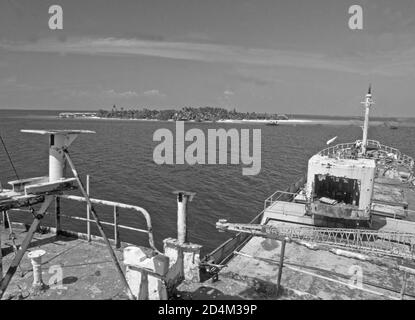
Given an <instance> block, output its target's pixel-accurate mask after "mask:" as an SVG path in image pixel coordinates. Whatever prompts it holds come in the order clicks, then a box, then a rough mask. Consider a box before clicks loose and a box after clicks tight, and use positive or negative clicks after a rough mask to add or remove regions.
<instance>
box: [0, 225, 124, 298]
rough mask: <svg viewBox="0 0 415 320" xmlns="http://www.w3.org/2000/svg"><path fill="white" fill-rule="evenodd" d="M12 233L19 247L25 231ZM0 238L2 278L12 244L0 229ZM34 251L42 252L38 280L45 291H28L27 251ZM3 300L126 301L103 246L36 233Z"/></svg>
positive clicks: (28, 267) (8, 261)
mask: <svg viewBox="0 0 415 320" xmlns="http://www.w3.org/2000/svg"><path fill="white" fill-rule="evenodd" d="M0 228H1V227H0ZM13 231H14V233H15V236H16V240H15V241H16V243H17V244H20V243H22V241H23V238H24V237H25V235H26V230H25V229H24V228H21V227H18V228H16V227H15V226H13ZM0 235H1V247H2V253H3V260H2V262H3V273H4V274H5V273H6V271H7V268H8V266H9V265H10V263H11V261H12V259H13V257H14V251H13V243H12V241H11V240H10V239H9V233H8V230H3V228H1V232H0ZM36 249H42V250H45V251H46V254H45V255H44V256H43V257H42V278H43V282H44V283H45V284H46V285H48V286H49V287H47V288H46V290H44V291H41V292H33V291H32V290H31V285H32V281H33V272H32V265H31V262H30V259H29V258H28V257H27V254H28V253H29V252H30V251H33V250H36ZM115 253H116V255H117V257H118V259H119V260H120V261H121V258H122V248H121V249H116V250H115ZM58 267H60V268H61V270H62V281H61V282H60V283H59V282H58V283H55V281H54V279H56V277H57V275H58V271H57V270H59V269H58ZM49 282H51V283H49ZM3 299H29V300H30V299H36V300H52V299H53V300H60V299H62V300H87V299H88V300H95V299H100V300H101V299H104V300H109V299H114V300H118V299H128V297H127V295H126V294H125V293H124V291H123V286H122V283H121V280H120V279H119V276H118V273H117V271H116V269H115V266H114V265H113V262H112V260H111V257H110V255H109V253H108V249H107V248H106V246H105V245H104V244H103V243H100V242H97V241H93V242H88V241H85V240H82V239H78V238H75V237H66V236H56V235H55V234H52V233H47V234H40V233H36V234H35V236H34V238H33V240H32V243H31V246H30V248H29V249H28V251H27V252H26V253H25V256H24V258H23V259H22V262H21V264H20V269H17V271H16V273H15V275H14V277H13V278H12V280H11V282H10V284H9V287H8V288H7V291H6V292H5V295H4V296H3Z"/></svg>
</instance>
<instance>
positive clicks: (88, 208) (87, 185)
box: [86, 174, 91, 242]
mask: <svg viewBox="0 0 415 320" xmlns="http://www.w3.org/2000/svg"><path fill="white" fill-rule="evenodd" d="M86 193H87V195H88V196H89V174H87V175H86ZM90 216H91V208H90V206H89V203H87V204H86V218H87V222H86V234H87V235H88V242H91V222H90V221H89V220H90Z"/></svg>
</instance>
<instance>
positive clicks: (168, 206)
mask: <svg viewBox="0 0 415 320" xmlns="http://www.w3.org/2000/svg"><path fill="white" fill-rule="evenodd" d="M56 115H57V112H53V111H52V112H51V111H10V110H0V132H1V134H2V137H3V139H4V141H5V142H6V144H7V147H8V150H9V152H10V154H11V156H12V159H13V162H14V165H15V167H16V169H17V171H18V175H19V177H20V178H28V177H36V176H41V175H47V172H48V139H47V137H46V136H41V135H34V134H27V133H21V132H20V130H21V129H88V130H94V131H96V134H93V135H81V136H79V137H78V138H77V140H76V141H75V142H74V143H73V144H72V145H71V147H70V149H69V150H70V153H71V155H72V160H73V162H74V163H75V166H76V167H77V169H78V172H79V173H80V175H81V177H82V178H83V179H84V178H85V175H86V174H89V175H90V177H91V196H92V197H94V198H99V199H106V200H112V201H118V202H123V203H127V204H131V205H138V206H141V207H143V208H145V209H146V210H147V211H148V212H149V213H150V215H151V218H152V223H153V229H154V236H155V240H156V245H157V246H158V248H159V249H161V248H162V240H163V239H164V238H167V237H176V230H177V226H176V215H177V204H176V198H175V195H174V194H173V193H172V192H173V191H174V190H186V191H192V192H196V196H195V198H194V200H193V201H192V202H191V203H190V204H189V207H188V210H189V211H188V235H189V240H190V241H191V242H194V243H198V244H201V245H203V250H202V253H207V252H209V251H211V250H212V249H214V248H215V247H217V246H218V245H220V244H221V243H222V242H223V241H225V240H226V239H228V238H229V237H230V235H229V234H226V233H219V232H218V231H217V230H216V228H215V223H216V222H217V221H218V219H228V220H229V221H230V222H240V223H246V222H249V221H250V220H251V219H252V218H253V217H254V216H256V215H257V214H258V213H259V212H261V210H262V209H263V203H264V200H265V199H266V198H267V197H268V196H269V195H271V194H272V193H273V192H275V191H276V190H279V189H285V188H286V187H287V186H288V185H289V184H290V183H292V182H294V181H295V180H296V179H298V178H299V177H300V176H301V175H302V174H303V173H304V172H305V170H306V168H307V161H308V158H309V157H310V156H312V155H313V154H314V153H316V152H318V151H319V150H321V149H323V148H325V147H326V141H327V140H329V139H330V138H332V137H334V136H338V139H337V141H336V143H340V142H349V141H354V140H356V139H359V138H361V128H360V127H358V126H352V125H349V126H345V125H340V126H339V125H296V126H294V125H281V126H277V127H273V126H264V125H254V124H246V125H245V124H225V123H220V124H218V123H216V124H213V123H199V124H198V123H186V124H185V129H186V130H187V129H190V128H200V129H202V130H203V131H204V132H205V133H206V132H207V129H217V128H224V129H226V130H228V129H230V128H236V129H238V130H239V129H242V128H248V129H254V128H257V129H261V137H262V145H261V149H262V163H261V172H260V173H259V174H258V175H256V176H243V175H242V167H243V165H242V164H241V165H195V166H190V165H157V164H155V163H154V161H153V150H154V148H155V146H156V145H157V144H158V143H159V142H154V141H153V133H154V132H155V131H156V130H157V129H158V128H169V129H170V130H171V131H172V132H174V131H175V125H174V123H170V122H152V121H128V120H93V119H58V118H57V117H56ZM251 134H252V131H251ZM206 136H207V134H206ZM414 137H415V127H402V128H399V129H398V130H390V129H388V128H386V127H383V126H376V127H371V128H370V130H369V138H370V139H376V140H379V141H381V142H382V143H384V144H387V145H391V146H394V147H396V148H399V149H401V151H402V152H404V153H407V154H409V155H411V156H415V146H414ZM0 161H1V162H0V163H1V166H0V180H1V183H2V185H3V187H6V185H7V181H10V180H13V179H15V178H16V177H15V175H14V172H13V171H12V168H11V166H10V164H9V162H8V159H7V157H6V153H5V152H4V150H3V148H2V146H0ZM68 176H70V172H69V171H68ZM74 194H79V191H78V192H76V191H75V192H74ZM62 207H63V212H64V213H65V214H67V215H75V216H83V217H85V216H86V208H85V205H84V204H78V203H75V202H72V201H63V203H62ZM97 212H98V214H99V216H100V218H101V219H102V220H103V221H111V219H112V208H105V207H101V206H98V207H97ZM11 218H12V220H24V221H27V222H30V221H31V216H30V215H29V214H24V213H14V214H13V215H12V216H11ZM52 222H53V217H52V215H51V214H49V215H48V216H46V218H45V219H44V221H43V222H42V223H43V224H44V225H48V224H51V223H52ZM120 223H121V224H124V225H129V226H135V227H143V226H144V224H143V223H144V220H143V219H142V217H140V216H138V215H136V214H135V213H133V212H130V211H127V210H121V211H120ZM62 224H63V227H64V228H70V229H75V230H78V231H81V232H85V231H86V226H85V224H84V223H81V222H79V221H73V220H68V219H65V220H63V221H62ZM92 230H93V232H94V233H97V230H96V229H95V228H93V229H92ZM105 230H106V232H107V234H108V235H109V236H110V237H112V229H111V228H107V227H106V228H105ZM121 238H122V240H125V241H128V242H132V243H136V244H139V245H145V244H146V239H147V237H146V236H145V235H144V234H138V233H136V232H130V231H125V230H121Z"/></svg>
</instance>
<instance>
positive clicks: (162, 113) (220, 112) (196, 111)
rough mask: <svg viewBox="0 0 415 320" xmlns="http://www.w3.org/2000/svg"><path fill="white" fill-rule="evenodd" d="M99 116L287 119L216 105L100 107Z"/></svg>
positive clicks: (156, 118) (164, 118)
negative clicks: (170, 107) (156, 108)
mask: <svg viewBox="0 0 415 320" xmlns="http://www.w3.org/2000/svg"><path fill="white" fill-rule="evenodd" d="M97 116H98V117H101V118H118V119H146V120H164V121H168V120H173V121H196V122H203V121H218V120H287V119H288V117H287V116H286V115H285V114H280V115H279V114H275V113H274V114H270V113H257V112H238V111H236V109H233V110H227V109H224V108H215V107H199V108H194V107H183V108H181V109H180V110H175V109H165V110H154V109H147V108H143V109H124V108H123V107H121V108H119V109H118V108H117V106H115V105H114V106H113V107H112V109H111V110H109V111H108V110H103V109H100V110H98V112H97Z"/></svg>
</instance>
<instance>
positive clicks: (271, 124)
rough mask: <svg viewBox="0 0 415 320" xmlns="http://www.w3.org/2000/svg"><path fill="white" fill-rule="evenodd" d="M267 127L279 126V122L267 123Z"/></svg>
mask: <svg viewBox="0 0 415 320" xmlns="http://www.w3.org/2000/svg"><path fill="white" fill-rule="evenodd" d="M265 125H266V126H278V125H279V123H278V120H271V121H269V122H267V123H265Z"/></svg>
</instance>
